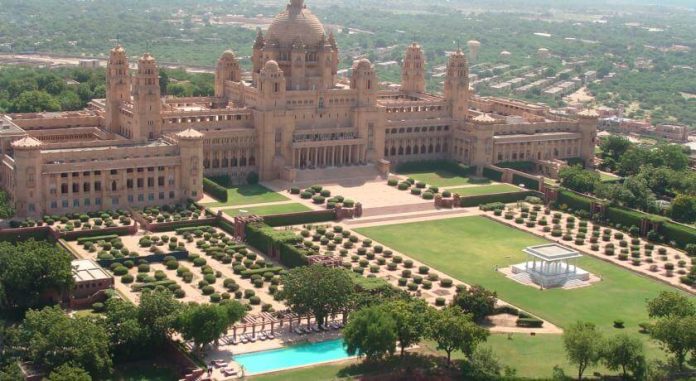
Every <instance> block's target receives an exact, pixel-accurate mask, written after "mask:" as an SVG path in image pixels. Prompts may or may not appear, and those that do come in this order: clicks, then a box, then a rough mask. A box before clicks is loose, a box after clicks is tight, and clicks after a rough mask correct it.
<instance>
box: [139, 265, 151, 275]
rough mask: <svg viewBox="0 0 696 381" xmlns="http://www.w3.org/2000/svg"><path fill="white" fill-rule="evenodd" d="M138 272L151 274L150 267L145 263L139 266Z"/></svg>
mask: <svg viewBox="0 0 696 381" xmlns="http://www.w3.org/2000/svg"><path fill="white" fill-rule="evenodd" d="M138 272H139V273H149V272H150V265H148V264H147V263H143V264H140V265H138Z"/></svg>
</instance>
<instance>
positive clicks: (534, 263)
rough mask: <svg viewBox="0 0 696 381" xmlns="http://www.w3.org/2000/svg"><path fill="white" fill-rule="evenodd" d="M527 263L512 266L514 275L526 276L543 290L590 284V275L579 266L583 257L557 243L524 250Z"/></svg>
mask: <svg viewBox="0 0 696 381" xmlns="http://www.w3.org/2000/svg"><path fill="white" fill-rule="evenodd" d="M523 251H524V252H525V253H526V254H527V257H528V259H527V261H526V262H524V263H521V264H518V265H514V266H512V273H513V274H526V275H528V276H529V279H530V280H531V281H532V282H533V283H534V284H536V285H538V286H541V287H542V288H555V287H567V286H568V284H569V283H573V282H575V283H578V282H588V281H589V280H590V273H588V272H587V271H585V270H583V269H581V268H579V267H578V266H577V264H576V263H577V260H578V259H579V258H581V257H582V255H581V254H580V253H579V252H577V251H575V250H573V249H570V248H568V247H565V246H563V245H559V244H556V243H550V244H545V245H538V246H530V247H528V248H526V249H524V250H523Z"/></svg>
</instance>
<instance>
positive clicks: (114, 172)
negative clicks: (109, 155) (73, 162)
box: [60, 166, 164, 178]
mask: <svg viewBox="0 0 696 381" xmlns="http://www.w3.org/2000/svg"><path fill="white" fill-rule="evenodd" d="M146 170H147V172H154V171H155V167H147V168H128V169H126V173H134V172H137V173H143V172H145V171H146ZM157 170H158V171H164V167H161V166H160V167H157ZM118 173H119V170H118V169H112V170H110V171H109V174H111V175H118ZM101 174H102V171H94V172H90V171H85V172H82V176H90V175H94V176H101ZM69 176H72V177H78V176H80V172H72V173H70V174H69V173H61V174H60V177H62V178H66V177H69Z"/></svg>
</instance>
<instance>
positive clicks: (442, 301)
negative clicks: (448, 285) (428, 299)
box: [435, 297, 446, 307]
mask: <svg viewBox="0 0 696 381" xmlns="http://www.w3.org/2000/svg"><path fill="white" fill-rule="evenodd" d="M445 302H446V300H445V298H443V297H438V298H437V299H435V305H436V306H438V307H442V306H444V305H445Z"/></svg>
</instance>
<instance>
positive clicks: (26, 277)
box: [0, 239, 73, 310]
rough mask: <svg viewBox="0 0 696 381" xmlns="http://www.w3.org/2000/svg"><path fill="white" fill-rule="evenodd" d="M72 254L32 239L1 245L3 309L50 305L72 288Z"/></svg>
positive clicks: (0, 278) (22, 308) (0, 304)
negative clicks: (55, 295)
mask: <svg viewBox="0 0 696 381" xmlns="http://www.w3.org/2000/svg"><path fill="white" fill-rule="evenodd" d="M71 261H72V257H71V256H70V254H68V253H67V252H65V251H64V250H62V249H60V248H59V247H58V246H56V245H54V244H50V243H48V242H45V241H34V240H33V239H31V240H29V241H25V242H17V243H16V244H13V243H9V242H0V306H2V307H3V308H6V309H17V310H25V309H27V308H34V307H38V306H41V305H43V304H45V303H48V302H49V301H50V300H47V299H46V295H47V294H48V295H50V294H51V293H54V294H58V295H60V294H61V293H62V292H63V291H66V290H68V289H69V288H70V287H71V286H72V284H73V277H72V268H71V266H70V262H71Z"/></svg>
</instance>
